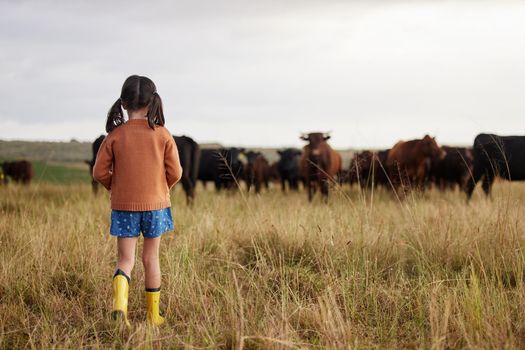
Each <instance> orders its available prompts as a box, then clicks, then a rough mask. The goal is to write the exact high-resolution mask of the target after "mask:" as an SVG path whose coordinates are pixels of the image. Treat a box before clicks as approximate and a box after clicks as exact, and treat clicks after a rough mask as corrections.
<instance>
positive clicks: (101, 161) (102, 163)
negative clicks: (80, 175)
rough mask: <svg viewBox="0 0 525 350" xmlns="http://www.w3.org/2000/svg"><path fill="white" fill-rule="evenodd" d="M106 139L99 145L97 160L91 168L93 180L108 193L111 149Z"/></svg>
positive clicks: (109, 187)
mask: <svg viewBox="0 0 525 350" xmlns="http://www.w3.org/2000/svg"><path fill="white" fill-rule="evenodd" d="M108 139H109V137H106V138H105V139H104V141H102V143H101V144H100V148H99V150H98V153H97V159H96V160H95V165H94V166H93V179H95V180H96V181H98V182H100V183H101V184H102V186H104V187H105V188H106V189H107V190H108V191H109V190H111V176H112V172H113V149H112V145H111V143H110V142H109V141H108Z"/></svg>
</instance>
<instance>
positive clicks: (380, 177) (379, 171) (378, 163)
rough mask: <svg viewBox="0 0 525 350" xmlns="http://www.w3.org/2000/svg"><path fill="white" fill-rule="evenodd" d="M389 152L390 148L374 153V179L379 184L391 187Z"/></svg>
mask: <svg viewBox="0 0 525 350" xmlns="http://www.w3.org/2000/svg"><path fill="white" fill-rule="evenodd" d="M389 153H390V148H388V149H383V150H380V151H377V152H375V153H374V175H375V179H374V180H375V182H376V184H377V185H378V186H384V187H389V185H390V178H389V176H388V168H387V165H386V162H387V159H388V154H389Z"/></svg>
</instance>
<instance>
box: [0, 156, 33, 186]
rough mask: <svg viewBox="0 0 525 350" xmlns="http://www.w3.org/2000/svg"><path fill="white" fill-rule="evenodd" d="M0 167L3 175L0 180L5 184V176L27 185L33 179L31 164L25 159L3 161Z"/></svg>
mask: <svg viewBox="0 0 525 350" xmlns="http://www.w3.org/2000/svg"><path fill="white" fill-rule="evenodd" d="M0 167H2V174H3V176H4V178H3V180H2V181H3V182H4V184H7V177H10V178H11V179H13V181H14V182H17V183H22V184H24V185H29V184H30V183H31V180H32V179H33V175H34V172H33V165H32V164H31V162H29V161H27V160H18V161H12V162H3V163H1V164H0Z"/></svg>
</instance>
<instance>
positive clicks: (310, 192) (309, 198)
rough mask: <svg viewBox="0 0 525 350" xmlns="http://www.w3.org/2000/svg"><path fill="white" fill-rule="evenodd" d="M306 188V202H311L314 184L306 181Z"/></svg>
mask: <svg viewBox="0 0 525 350" xmlns="http://www.w3.org/2000/svg"><path fill="white" fill-rule="evenodd" d="M306 188H307V189H308V201H309V202H311V201H312V199H313V197H314V194H315V182H313V181H310V180H306Z"/></svg>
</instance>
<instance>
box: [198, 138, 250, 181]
mask: <svg viewBox="0 0 525 350" xmlns="http://www.w3.org/2000/svg"><path fill="white" fill-rule="evenodd" d="M243 152H244V148H236V147H233V148H218V149H203V150H202V151H201V159H200V165H199V175H198V176H197V179H198V180H200V181H202V183H203V185H204V186H205V187H206V183H207V182H208V181H212V182H214V183H215V189H216V190H217V191H220V190H222V189H234V188H237V185H238V183H239V182H238V180H239V179H241V178H242V176H243V173H244V164H243V163H242V161H241V159H240V156H241V154H242V153H243Z"/></svg>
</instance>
